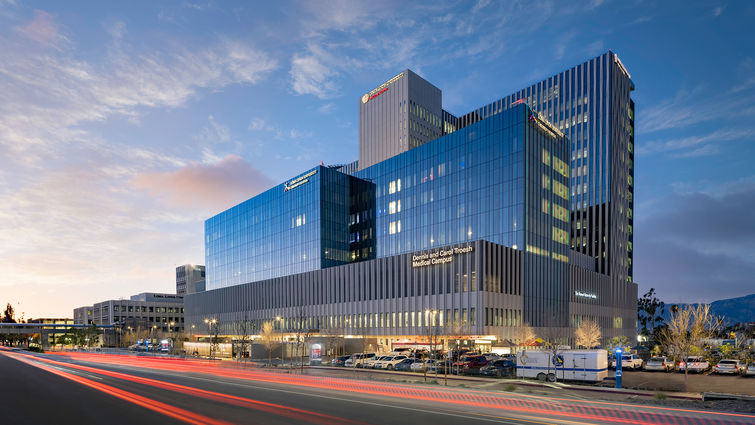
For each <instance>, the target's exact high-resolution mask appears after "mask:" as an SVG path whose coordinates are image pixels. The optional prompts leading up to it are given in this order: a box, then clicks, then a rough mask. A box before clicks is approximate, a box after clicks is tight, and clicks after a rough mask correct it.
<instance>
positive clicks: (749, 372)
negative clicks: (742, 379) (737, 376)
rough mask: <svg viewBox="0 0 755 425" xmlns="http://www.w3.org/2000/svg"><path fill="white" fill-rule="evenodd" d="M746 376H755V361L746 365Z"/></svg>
mask: <svg viewBox="0 0 755 425" xmlns="http://www.w3.org/2000/svg"><path fill="white" fill-rule="evenodd" d="M744 376H755V363H750V364H748V365H747V367H745V373H744Z"/></svg>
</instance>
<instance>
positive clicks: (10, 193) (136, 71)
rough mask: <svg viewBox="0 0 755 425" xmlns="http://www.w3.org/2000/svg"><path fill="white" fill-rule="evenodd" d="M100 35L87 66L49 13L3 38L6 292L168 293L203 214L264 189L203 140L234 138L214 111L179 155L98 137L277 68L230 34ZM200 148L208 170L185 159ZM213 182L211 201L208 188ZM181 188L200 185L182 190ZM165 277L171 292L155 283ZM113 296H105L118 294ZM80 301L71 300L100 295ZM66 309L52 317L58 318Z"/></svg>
mask: <svg viewBox="0 0 755 425" xmlns="http://www.w3.org/2000/svg"><path fill="white" fill-rule="evenodd" d="M105 31H106V32H107V33H108V35H109V36H110V37H111V38H114V39H117V40H119V42H118V43H114V45H112V44H110V43H108V45H109V46H111V47H109V50H108V51H107V54H106V55H103V56H99V57H96V58H92V57H87V56H82V55H80V50H79V49H78V47H79V46H78V45H77V43H76V41H75V39H73V38H72V39H68V38H67V37H66V36H65V34H67V29H66V27H65V26H64V25H62V24H60V23H59V22H58V21H57V20H56V17H55V16H53V15H51V14H49V13H46V12H42V11H38V12H36V13H35V15H34V18H33V19H32V20H31V21H30V22H28V23H25V24H23V25H19V26H17V27H13V28H11V29H10V31H7V32H0V57H2V58H3V60H2V61H0V93H2V98H3V101H2V102H0V156H2V157H3V158H7V159H8V161H6V162H5V163H4V164H3V167H2V172H0V182H3V184H2V185H0V221H2V222H3V223H4V226H3V227H2V229H3V231H2V232H0V269H2V270H3V271H4V272H3V274H2V276H0V286H2V287H3V290H2V291H1V292H3V295H5V296H10V297H15V296H19V297H21V296H22V292H21V290H20V289H19V288H24V287H25V288H43V287H44V288H48V289H49V291H52V292H54V291H57V290H58V289H55V288H66V287H68V288H71V287H74V286H76V287H79V286H81V287H87V286H88V287H90V288H92V287H97V288H99V287H103V286H104V287H108V288H113V287H117V286H119V285H122V284H123V283H124V282H134V283H133V285H130V289H129V291H131V290H134V291H138V290H139V289H142V290H160V289H163V290H170V289H171V288H170V287H171V286H173V285H174V284H171V283H170V282H171V281H174V277H171V270H170V267H166V265H171V264H176V263H179V262H184V261H191V262H198V261H201V260H202V258H203V252H202V251H203V250H202V248H201V246H202V245H201V241H202V230H201V224H200V223H201V220H202V219H204V218H206V216H207V214H208V211H209V210H212V208H220V207H219V206H218V205H220V204H222V203H223V200H224V199H225V202H233V201H234V200H236V199H239V197H242V196H245V195H241V194H240V193H241V192H242V191H245V192H247V193H248V192H249V191H252V190H255V186H254V184H255V183H257V184H262V185H264V184H266V182H269V181H268V180H266V177H265V176H263V175H261V174H260V173H259V172H258V171H257V170H256V169H255V168H254V167H252V166H251V165H250V164H248V163H246V162H245V161H243V160H241V159H240V158H238V157H229V156H227V155H217V154H215V153H213V152H212V150H211V149H210V148H209V147H208V146H204V147H203V146H201V145H202V144H206V145H212V144H211V143H209V142H210V141H215V142H218V143H226V142H229V141H230V140H231V139H232V133H231V131H230V128H229V127H228V126H227V125H226V124H224V123H223V122H222V121H221V120H220V119H219V117H218V116H217V115H209V116H208V118H207V122H206V124H205V125H204V126H203V130H201V132H200V134H201V135H202V136H203V137H204V138H205V139H203V140H200V143H198V144H199V145H200V146H192V147H191V149H188V150H187V149H183V148H182V149H177V148H174V147H173V146H168V147H165V146H163V147H159V146H154V145H151V144H150V143H149V141H141V140H130V139H129V138H128V137H129V136H127V135H123V134H122V133H121V131H111V132H101V130H100V129H101V128H103V127H106V126H107V125H110V124H115V123H116V122H118V124H119V125H120V123H121V122H123V121H122V119H124V118H125V119H134V120H137V119H139V118H140V117H142V116H149V114H150V113H151V112H154V110H156V109H158V108H160V109H163V110H168V111H169V110H171V109H174V110H175V109H178V108H182V107H184V106H186V105H187V103H188V102H189V100H192V99H196V98H199V97H201V96H203V95H204V94H205V93H207V92H209V91H220V90H223V89H225V88H228V87H230V86H234V85H246V86H249V85H255V84H258V83H260V82H261V81H264V80H265V79H266V78H267V77H268V76H269V75H270V74H271V71H273V70H274V69H276V68H277V62H276V60H275V59H273V58H272V57H271V56H270V55H269V54H267V53H266V52H264V51H262V50H260V49H258V48H256V47H254V46H251V45H249V44H248V43H246V42H242V41H239V40H235V39H231V38H223V37H218V38H215V39H214V40H209V41H207V42H204V43H202V44H194V45H191V46H188V45H183V44H181V43H179V42H177V41H174V40H170V39H156V40H155V42H154V43H152V44H150V45H148V46H139V47H138V48H137V47H134V46H131V45H129V44H128V43H126V42H125V40H123V39H124V38H125V37H124V36H125V35H126V32H125V31H126V27H125V25H121V24H120V23H117V22H116V23H115V24H110V25H105ZM205 116H207V115H205ZM115 127H117V125H116V126H115ZM103 133H104V134H103ZM200 138H201V136H200ZM188 139H189V141H190V140H191V139H190V138H188ZM186 145H187V144H186V143H185V144H183V146H184V147H185V146H186ZM192 149H194V151H191V150H192ZM197 151H201V158H202V160H203V161H205V162H206V163H202V164H198V163H196V161H197V159H196V158H192V156H194V157H196V156H197V154H196V152H197ZM192 179H194V180H192ZM234 179H235V180H234ZM203 182H204V183H203ZM152 183H154V184H158V183H159V184H162V185H163V187H162V190H163V191H162V192H161V191H159V190H157V189H156V188H155V187H154V186H153V185H152ZM212 184H215V185H216V186H214V187H213V191H212V192H215V193H207V192H209V191H208V190H206V189H207V187H208V185H212ZM242 184H245V185H246V186H245V187H241V185H242ZM189 185H192V186H194V187H195V188H197V190H196V191H194V192H193V193H189V192H188V191H184V192H181V190H182V189H187V188H188V187H189ZM134 189H140V190H134ZM202 190H204V192H202V193H198V191H202ZM180 194H183V195H185V196H187V198H186V199H185V200H184V203H181V202H180V196H181V195H180ZM213 196H214V197H213ZM155 198H157V199H158V200H159V202H155ZM214 202H217V203H214ZM225 206H227V204H225ZM192 224H193V225H195V226H196V229H195V230H193V231H189V230H188V229H189V228H190V227H191V226H192ZM124 264H128V266H127V267H124ZM114 270H120V272H119V273H117V274H114V273H113V271H114ZM161 279H162V281H164V282H165V283H166V284H167V285H166V286H167V287H163V288H160V286H159V284H156V282H159V281H160V280H161ZM53 283H54V284H53ZM145 286H149V287H145ZM35 290H37V289H35ZM63 292H65V291H63ZM83 292H87V293H97V294H99V293H100V292H101V291H99V290H90V291H81V290H80V291H79V297H81V294H82V293H83ZM109 292H111V293H110V294H102V295H104V296H103V297H102V298H100V299H103V298H105V297H112V296H114V295H115V294H113V293H112V291H109ZM122 295H128V294H122ZM64 298H65V297H63V296H61V297H60V299H64ZM85 298H86V297H83V298H80V299H79V300H78V301H70V302H77V303H82V304H83V303H85V302H93V301H97V299H90V300H86V299H85ZM68 307H70V304H68V305H67V306H66V307H65V309H66V310H68ZM61 308H62V307H61V306H60V305H58V306H56V307H53V308H51V310H50V311H51V312H56V313H55V314H65V313H63V312H61ZM68 311H69V313H68V314H70V310H68Z"/></svg>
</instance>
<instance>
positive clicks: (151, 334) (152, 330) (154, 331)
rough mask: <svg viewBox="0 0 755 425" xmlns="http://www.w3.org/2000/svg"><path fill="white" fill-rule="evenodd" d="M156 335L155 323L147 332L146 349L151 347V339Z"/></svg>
mask: <svg viewBox="0 0 755 425" xmlns="http://www.w3.org/2000/svg"><path fill="white" fill-rule="evenodd" d="M156 336H157V325H152V328H151V330H150V333H149V345H148V346H147V349H149V348H151V347H152V340H153V339H155V337H156Z"/></svg>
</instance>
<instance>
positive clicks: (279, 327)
mask: <svg viewBox="0 0 755 425" xmlns="http://www.w3.org/2000/svg"><path fill="white" fill-rule="evenodd" d="M275 323H276V326H277V327H278V331H279V332H280V333H281V366H283V364H284V363H285V362H286V356H285V353H284V351H283V329H281V317H280V316H275Z"/></svg>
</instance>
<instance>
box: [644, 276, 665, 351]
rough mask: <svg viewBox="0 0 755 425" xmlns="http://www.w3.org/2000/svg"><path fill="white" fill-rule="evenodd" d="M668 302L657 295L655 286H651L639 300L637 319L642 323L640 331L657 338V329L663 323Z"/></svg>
mask: <svg viewBox="0 0 755 425" xmlns="http://www.w3.org/2000/svg"><path fill="white" fill-rule="evenodd" d="M665 310H666V304H665V303H664V302H663V301H661V300H659V299H658V297H656V292H655V288H650V290H649V291H647V292H646V293H645V295H643V296H642V298H640V299H639V300H637V321H638V322H639V324H640V333H641V334H642V335H644V336H647V337H649V336H652V337H653V338H654V340H655V337H656V329H657V328H658V327H659V326H661V325H662V324H663V314H664V312H665Z"/></svg>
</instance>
